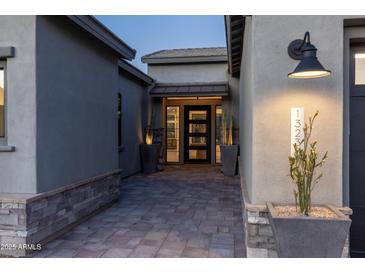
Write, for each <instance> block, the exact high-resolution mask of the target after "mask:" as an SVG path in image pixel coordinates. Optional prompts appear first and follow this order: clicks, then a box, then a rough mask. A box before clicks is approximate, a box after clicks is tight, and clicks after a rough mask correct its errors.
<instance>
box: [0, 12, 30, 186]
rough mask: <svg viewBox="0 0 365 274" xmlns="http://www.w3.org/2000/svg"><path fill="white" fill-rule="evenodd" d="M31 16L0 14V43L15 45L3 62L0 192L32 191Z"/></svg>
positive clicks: (2, 45)
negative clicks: (4, 116)
mask: <svg viewBox="0 0 365 274" xmlns="http://www.w3.org/2000/svg"><path fill="white" fill-rule="evenodd" d="M35 21H36V19H35V16H0V33H1V35H0V46H1V47H9V46H13V47H15V50H16V51H15V57H14V58H8V59H7V61H6V66H7V75H6V80H7V91H6V97H7V98H6V107H7V144H8V145H14V146H15V147H16V151H15V152H0V174H1V175H0V192H10V193H14V192H27V193H34V192H35V191H36V163H35V157H36V132H35V125H36V119H35V107H36V91H35Z"/></svg>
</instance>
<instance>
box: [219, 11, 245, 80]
mask: <svg viewBox="0 0 365 274" xmlns="http://www.w3.org/2000/svg"><path fill="white" fill-rule="evenodd" d="M224 18H225V20H224V21H225V27H226V40H227V52H228V69H229V73H230V74H231V75H232V76H233V77H237V78H238V77H239V76H240V72H241V62H242V49H243V34H244V31H245V16H243V15H225V16H224Z"/></svg>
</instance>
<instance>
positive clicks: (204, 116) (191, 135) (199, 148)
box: [184, 106, 211, 163]
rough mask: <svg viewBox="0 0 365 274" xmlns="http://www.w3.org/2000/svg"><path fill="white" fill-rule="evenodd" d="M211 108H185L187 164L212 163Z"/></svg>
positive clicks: (185, 154) (185, 156) (185, 155)
mask: <svg viewBox="0 0 365 274" xmlns="http://www.w3.org/2000/svg"><path fill="white" fill-rule="evenodd" d="M210 111H211V110H210V106H185V113H184V117H185V118H184V119H185V121H184V123H185V133H184V135H185V136H184V147H185V149H184V152H185V153H184V160H185V163H210V134H211V132H210V124H211V123H210Z"/></svg>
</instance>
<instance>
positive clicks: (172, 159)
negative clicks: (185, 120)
mask: <svg viewBox="0 0 365 274" xmlns="http://www.w3.org/2000/svg"><path fill="white" fill-rule="evenodd" d="M179 112H180V107H179V106H168V107H167V109H166V116H167V117H166V142H167V144H166V147H167V155H166V160H167V162H168V163H177V162H179V161H180V153H179V152H180V136H179V130H180V127H179V117H180V114H179Z"/></svg>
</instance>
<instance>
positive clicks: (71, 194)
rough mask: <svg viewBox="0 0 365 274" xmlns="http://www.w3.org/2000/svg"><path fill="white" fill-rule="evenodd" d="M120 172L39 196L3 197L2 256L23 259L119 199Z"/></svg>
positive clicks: (0, 202) (0, 223)
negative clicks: (38, 245)
mask: <svg viewBox="0 0 365 274" xmlns="http://www.w3.org/2000/svg"><path fill="white" fill-rule="evenodd" d="M119 194H120V170H116V171H113V172H109V173H106V174H103V175H100V176H97V177H93V178H90V179H87V180H84V181H81V182H78V183H75V184H72V185H68V186H65V187H61V188H58V189H55V190H52V191H48V192H44V193H39V194H34V195H31V194H0V243H1V248H0V256H1V255H5V256H15V257H19V256H24V255H26V253H28V252H29V251H31V250H32V249H36V248H37V244H39V243H40V244H42V243H44V242H47V241H48V240H51V239H52V238H54V237H57V236H58V235H60V234H62V232H65V231H67V228H69V227H72V225H75V224H77V223H78V222H80V221H82V220H83V219H85V218H86V217H88V216H90V215H91V214H93V213H94V212H96V211H97V210H99V209H102V208H103V207H105V206H107V205H109V204H111V203H112V202H114V201H116V200H118V199H119Z"/></svg>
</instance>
